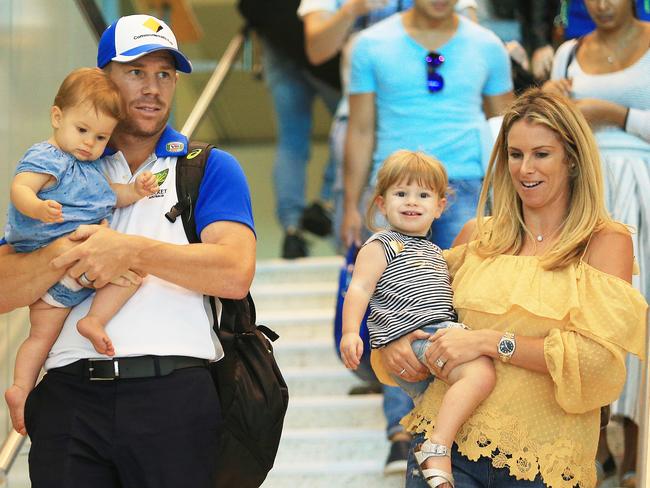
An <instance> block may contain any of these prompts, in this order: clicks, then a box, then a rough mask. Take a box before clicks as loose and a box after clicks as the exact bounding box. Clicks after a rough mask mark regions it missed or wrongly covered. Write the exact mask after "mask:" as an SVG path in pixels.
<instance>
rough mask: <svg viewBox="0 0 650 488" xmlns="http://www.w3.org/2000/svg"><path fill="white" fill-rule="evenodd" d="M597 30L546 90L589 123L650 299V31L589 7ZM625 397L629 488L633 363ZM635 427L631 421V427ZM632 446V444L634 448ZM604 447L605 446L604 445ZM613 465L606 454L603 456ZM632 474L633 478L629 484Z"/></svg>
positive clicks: (568, 55)
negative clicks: (568, 100)
mask: <svg viewBox="0 0 650 488" xmlns="http://www.w3.org/2000/svg"><path fill="white" fill-rule="evenodd" d="M585 5H586V7H587V10H588V12H589V15H590V16H591V18H592V19H593V21H594V22H595V24H596V29H595V30H594V31H593V32H591V33H589V34H587V35H585V36H584V37H582V38H580V39H572V40H570V41H567V42H565V43H564V44H562V45H561V46H560V47H559V49H558V50H557V53H556V55H555V59H554V62H553V70H552V72H551V80H550V81H548V82H547V83H546V84H545V85H544V89H545V90H550V91H555V92H559V93H562V94H564V95H566V96H568V97H570V98H571V99H572V100H573V101H574V102H575V104H576V105H577V106H578V108H579V109H580V110H581V111H582V113H583V115H585V117H586V118H587V120H588V121H589V123H590V124H591V126H592V128H593V129H594V133H595V135H596V140H597V142H598V147H599V149H600V152H601V158H602V163H603V170H604V171H603V173H604V175H605V182H606V199H607V207H608V209H609V211H610V212H611V214H612V217H613V218H614V219H615V220H618V221H621V222H624V223H626V224H628V225H631V226H632V227H633V228H634V229H635V231H636V232H635V234H634V235H633V237H634V248H635V254H636V257H637V260H638V262H639V264H640V268H641V273H640V275H639V276H638V277H637V278H638V281H637V282H636V283H635V285H636V286H637V287H639V288H640V290H641V292H642V293H643V294H644V295H645V297H646V299H648V298H649V297H650V191H649V189H650V84H649V83H648V79H650V49H649V48H650V23H647V22H642V21H640V20H639V19H638V18H637V17H636V13H635V6H634V2H633V1H631V0H611V1H608V2H602V1H597V0H585ZM627 363H628V364H627V369H628V376H627V382H626V385H625V389H624V390H623V393H622V395H621V397H620V398H619V400H618V401H617V403H615V404H614V406H613V413H614V414H619V415H622V416H624V417H625V418H626V420H625V425H626V429H625V431H626V447H628V448H627V449H626V451H625V456H624V458H623V461H622V463H621V466H620V472H621V473H623V476H624V478H625V477H626V478H629V480H623V483H628V484H624V485H623V486H635V485H634V484H633V481H632V477H633V471H634V461H635V457H636V452H635V451H636V449H635V445H636V432H637V427H636V425H634V423H633V422H632V421H631V420H634V421H635V422H637V423H638V420H639V418H638V416H639V414H640V412H639V409H638V408H637V403H638V392H639V387H640V382H641V381H642V371H641V364H640V362H639V360H638V359H636V358H632V357H629V358H628V361H627ZM630 419H631V420H630ZM630 441H631V442H630ZM604 447H606V444H605V445H604ZM603 451H604V452H603V453H602V454H604V457H607V454H608V452H607V449H603ZM601 461H602V459H601ZM626 474H627V476H626Z"/></svg>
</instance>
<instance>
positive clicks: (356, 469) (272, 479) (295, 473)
mask: <svg viewBox="0 0 650 488" xmlns="http://www.w3.org/2000/svg"><path fill="white" fill-rule="evenodd" d="M383 468H384V466H383V458H382V459H379V460H377V461H348V462H345V463H316V462H314V463H308V464H305V463H300V464H299V465H295V466H294V465H291V466H286V465H276V466H275V467H274V468H273V470H272V471H271V472H270V473H269V476H268V478H267V479H266V481H265V482H264V483H263V484H262V488H288V487H291V488H331V487H333V486H334V487H345V488H347V487H355V486H369V487H372V488H402V487H403V486H404V481H405V480H404V474H396V475H390V476H384V474H383Z"/></svg>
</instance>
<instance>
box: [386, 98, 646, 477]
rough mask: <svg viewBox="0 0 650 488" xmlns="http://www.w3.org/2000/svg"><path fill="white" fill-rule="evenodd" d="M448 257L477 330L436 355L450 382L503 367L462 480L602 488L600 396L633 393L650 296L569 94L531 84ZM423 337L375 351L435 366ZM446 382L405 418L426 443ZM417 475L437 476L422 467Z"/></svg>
mask: <svg viewBox="0 0 650 488" xmlns="http://www.w3.org/2000/svg"><path fill="white" fill-rule="evenodd" d="M488 198H489V199H490V200H491V202H492V203H491V208H492V215H491V217H490V218H487V217H484V215H486V211H487V205H488ZM445 257H446V259H447V262H448V264H449V268H450V273H451V274H452V276H453V283H452V287H453V291H454V305H455V307H456V310H457V311H458V316H459V321H462V322H463V323H466V324H467V325H469V326H470V327H471V328H472V330H463V329H446V330H441V331H438V332H437V333H436V334H435V335H433V336H432V337H431V339H430V340H431V342H432V345H431V346H430V347H429V348H428V349H427V354H426V356H427V362H428V365H429V367H430V368H433V369H434V370H435V369H436V368H437V366H436V363H440V362H444V367H443V368H441V369H440V368H438V371H437V372H436V376H437V377H438V378H442V379H444V378H445V377H446V376H447V374H448V373H449V371H451V370H453V369H454V368H455V367H456V366H458V365H459V364H464V363H466V362H468V361H472V360H473V359H475V358H477V357H479V356H488V357H492V358H493V359H494V360H495V366H496V374H497V381H496V386H495V389H494V391H493V392H492V394H491V395H490V396H489V397H488V398H487V399H486V400H485V401H484V402H483V403H482V404H481V405H480V406H479V407H478V408H477V409H476V411H475V412H474V414H473V415H472V416H471V417H470V418H469V419H468V420H467V422H465V424H464V425H463V427H462V428H461V430H460V431H459V433H458V435H457V436H456V442H455V445H454V448H453V452H452V468H453V474H454V477H455V478H456V484H457V486H462V487H463V488H470V487H484V486H488V483H489V486H491V487H495V488H499V487H520V486H522V487H524V486H525V487H542V486H549V487H567V488H568V487H575V486H579V487H589V488H591V487H593V486H594V485H595V483H596V472H595V466H594V458H595V455H596V447H597V443H598V433H599V418H600V407H601V406H603V405H607V404H608V403H610V402H611V401H613V400H614V399H615V398H616V397H617V396H618V394H619V393H620V390H621V388H622V386H623V383H624V381H625V355H626V353H627V352H631V353H634V354H637V355H641V354H642V351H643V347H644V333H645V324H644V321H645V311H646V308H647V303H646V301H645V299H644V298H643V296H642V295H641V294H640V293H639V292H638V291H637V290H635V289H634V288H633V287H632V286H631V284H630V282H631V279H632V268H633V251H632V240H631V237H630V233H629V231H628V230H627V228H626V227H624V226H623V225H621V224H618V223H616V222H613V221H612V220H611V218H610V217H609V216H608V214H607V211H606V210H605V206H604V196H603V181H602V175H601V170H600V160H599V156H598V150H597V147H596V143H595V141H594V138H593V136H592V133H591V131H590V129H589V126H588V124H587V122H586V120H585V119H584V117H583V116H582V115H581V114H580V112H579V111H578V110H577V109H576V108H575V107H574V106H573V105H572V104H570V103H568V102H567V100H566V99H565V98H563V97H561V96H559V95H554V94H549V93H543V92H541V91H540V90H537V89H535V90H530V91H527V92H526V93H525V94H524V95H522V96H521V97H520V98H519V99H518V100H517V101H516V102H515V103H514V104H513V105H512V106H511V108H510V109H509V110H508V111H507V113H506V114H505V117H504V121H503V125H502V128H501V131H500V133H499V135H498V138H497V142H496V145H495V148H494V151H493V153H492V157H491V160H490V164H489V167H488V170H487V174H486V178H485V182H484V185H483V189H482V192H481V199H480V207H479V210H478V213H477V219H476V220H475V221H472V222H470V223H468V224H467V225H466V226H465V227H464V229H463V230H462V231H461V233H460V235H459V236H458V237H457V239H456V241H455V247H454V248H453V249H451V250H450V251H449V252H448V253H446V255H445ZM411 340H412V338H411V337H409V336H405V337H403V338H401V339H399V340H397V341H395V342H393V343H391V344H389V345H388V346H387V347H386V348H384V349H383V350H382V351H381V358H378V357H377V355H376V357H375V364H376V365H377V366H378V369H379V370H380V375H383V373H382V371H381V370H382V368H383V369H384V370H387V371H388V372H391V373H399V372H400V371H401V370H402V369H406V372H405V373H404V374H402V377H403V378H405V379H407V380H411V381H415V380H419V379H420V378H421V377H422V376H424V374H425V373H426V370H425V368H423V367H420V366H419V363H418V362H417V360H416V359H415V358H414V357H413V355H412V353H410V347H409V341H411ZM377 359H381V361H378V360H377ZM439 360H440V361H439ZM447 388H448V387H447V386H446V385H445V384H444V383H443V382H442V381H436V382H434V383H433V384H432V386H430V387H429V389H428V390H427V391H426V392H425V394H424V398H423V399H422V401H421V403H420V404H419V405H418V406H417V407H416V408H415V409H414V410H413V412H412V413H411V414H410V415H408V416H407V417H406V418H405V419H404V420H403V421H402V422H403V424H404V425H405V426H406V428H407V429H408V430H409V431H411V432H413V433H414V434H416V435H415V439H414V442H415V443H418V442H422V439H423V438H425V437H427V436H429V435H430V434H431V432H432V431H433V429H434V428H435V423H436V417H437V414H438V410H439V406H440V403H441V400H442V398H443V396H444V394H445V392H446V390H447ZM406 486H407V487H408V488H416V487H426V484H425V482H424V480H423V479H422V478H421V477H419V476H418V475H417V471H415V472H414V471H413V470H411V469H409V471H408V475H407V484H406Z"/></svg>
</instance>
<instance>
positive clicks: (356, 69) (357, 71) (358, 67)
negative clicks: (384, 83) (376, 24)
mask: <svg viewBox="0 0 650 488" xmlns="http://www.w3.org/2000/svg"><path fill="white" fill-rule="evenodd" d="M370 41H371V40H370V39H369V38H368V37H366V35H364V34H363V33H362V34H359V36H358V37H357V38H356V40H355V41H354V45H353V47H352V55H351V56H352V57H351V61H350V86H349V92H350V94H353V95H354V94H355V93H374V92H375V91H376V90H377V84H376V80H375V73H374V69H373V55H372V52H371V51H372V42H370Z"/></svg>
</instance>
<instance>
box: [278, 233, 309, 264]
mask: <svg viewBox="0 0 650 488" xmlns="http://www.w3.org/2000/svg"><path fill="white" fill-rule="evenodd" d="M307 254H308V250H307V241H305V240H304V239H303V238H302V237H301V236H300V235H299V234H291V233H287V234H285V236H284V242H283V243H282V257H283V258H284V259H296V258H304V257H305V256H307Z"/></svg>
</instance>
